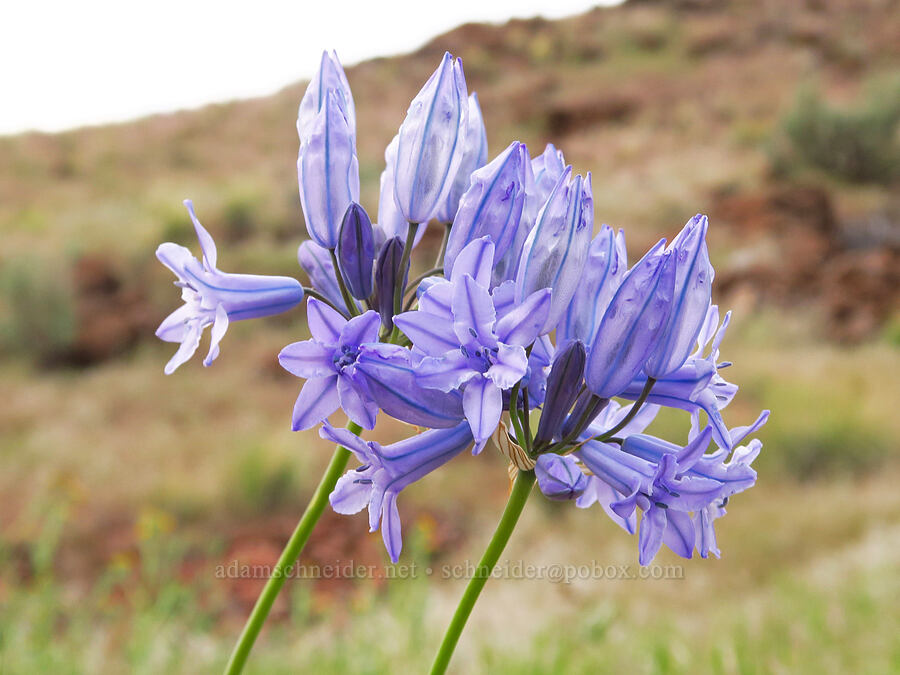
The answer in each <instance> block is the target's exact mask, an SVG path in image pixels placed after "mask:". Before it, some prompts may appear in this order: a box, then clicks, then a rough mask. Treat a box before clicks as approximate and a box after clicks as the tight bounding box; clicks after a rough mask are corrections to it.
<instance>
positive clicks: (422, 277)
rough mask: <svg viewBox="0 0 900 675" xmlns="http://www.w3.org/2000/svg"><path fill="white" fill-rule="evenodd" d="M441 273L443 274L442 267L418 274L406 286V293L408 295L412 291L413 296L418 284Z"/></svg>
mask: <svg viewBox="0 0 900 675" xmlns="http://www.w3.org/2000/svg"><path fill="white" fill-rule="evenodd" d="M443 273H444V268H443V267H432V268H431V269H430V270H427V271H425V272H422V274H420V275H419V276H417V277H416V278H415V279H413V280H412V281H410V282H409V283H408V284H406V292H407V293H409V292H411V291H412V292H413V295H415V290H416V286H418V285H419V284H420V283H422V282H423V281H425V279H427V278H428V277H433V276H434V275H436V274H443Z"/></svg>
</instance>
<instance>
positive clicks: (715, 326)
mask: <svg viewBox="0 0 900 675" xmlns="http://www.w3.org/2000/svg"><path fill="white" fill-rule="evenodd" d="M730 319H731V312H728V313H727V314H726V315H725V318H724V319H723V320H722V325H721V326H719V308H718V306H717V305H711V306H710V307H709V308H708V311H707V314H706V319H705V321H704V323H703V327H702V328H701V331H700V334H699V336H698V337H697V345H698V346H697V350H696V351H695V352H694V354H693V355H691V357H690V358H689V359H688V360H687V362H686V363H685V364H684V365H683V366H681V368H679V369H678V370H676V371H675V372H674V373H672V374H670V375H668V376H666V377H663V378H661V379H659V380H657V381H656V383H655V384H654V385H653V388H652V389H651V390H650V395H649V396H648V397H647V401H649V402H650V403H657V404H659V405H664V406H668V407H670V408H679V409H681V410H686V411H687V412H690V413H692V415H697V414H698V413H699V412H700V411H703V412H704V413H706V415H707V417H708V419H709V424H710V425H711V426H712V429H713V439H714V440H715V442H716V444H718V445H719V447H721V448H727V449H731V448H733V447H734V446H735V445H736V444H737V443H739V442H740V441H741V439H742V438H743V436H745V435H747V433H752V432H753V431H755V429H756V428H759V427H760V426H762V425H763V424H764V423H765V420H766V419H767V416H768V411H763V413H762V414H761V415H760V417H759V418H758V419H757V420H756V422H754V424H753V425H751V426H750V427H746V428H745V427H741V428H740V433H741V434H742V435H741V436H740V437H737V436H735V435H734V431H733V430H732V431H729V429H728V427H727V426H726V424H725V420H724V419H723V418H722V410H723V409H724V408H726V407H727V406H728V404H729V403H731V401H732V399H733V398H734V396H735V394H737V390H738V388H737V385H735V384H732V383H731V382H727V381H726V380H725V379H723V378H722V376H721V375H719V369H721V368H725V367H727V366H729V365H730V364H729V363H727V362H724V363H720V362H719V346H720V345H721V343H722V340H723V339H724V337H725V333H726V331H727V329H728V324H729V321H730ZM710 342H711V343H712V345H711V347H710V353H709V354H707V355H706V356H703V352H704V351H705V350H706V347H707V345H709V343H710ZM646 382H647V378H646V376H645V375H637V376H636V377H635V379H634V380H632V381H631V383H630V384H629V385H628V386H627V387H626V388H625V389H624V390H622V391H621V392H620V393H619V395H620V396H621V397H622V398H626V399H636V398H638V396H640V393H641V390H643V389H644V386H645V385H646ZM746 429H750V431H748V432H746V433H745V430H746Z"/></svg>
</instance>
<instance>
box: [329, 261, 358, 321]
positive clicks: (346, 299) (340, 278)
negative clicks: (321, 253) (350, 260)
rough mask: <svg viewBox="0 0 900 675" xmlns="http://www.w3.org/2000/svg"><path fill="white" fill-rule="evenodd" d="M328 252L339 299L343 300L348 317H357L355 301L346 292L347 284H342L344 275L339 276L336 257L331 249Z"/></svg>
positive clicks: (339, 269) (339, 270)
mask: <svg viewBox="0 0 900 675" xmlns="http://www.w3.org/2000/svg"><path fill="white" fill-rule="evenodd" d="M328 252H329V253H330V254H331V264H332V265H334V276H335V278H336V279H337V283H338V287H339V288H340V289H341V297H342V298H344V304H345V305H347V311H348V312H350V316H359V308H358V307H357V306H356V301H355V300H354V299H353V296H352V295H350V291H348V290H347V284H345V283H344V275H343V274H341V266H340V265H339V264H338V259H337V255H336V254H335V252H334V249H333V248H330V249H328Z"/></svg>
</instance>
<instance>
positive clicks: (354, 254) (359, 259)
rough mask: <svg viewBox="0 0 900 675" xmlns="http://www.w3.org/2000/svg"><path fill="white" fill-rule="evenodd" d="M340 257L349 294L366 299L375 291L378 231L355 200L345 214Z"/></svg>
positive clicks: (339, 240) (339, 260)
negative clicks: (374, 268) (374, 271)
mask: <svg viewBox="0 0 900 675" xmlns="http://www.w3.org/2000/svg"><path fill="white" fill-rule="evenodd" d="M337 259H338V264H339V265H340V267H341V273H342V274H343V275H344V281H345V283H346V284H347V290H349V291H350V295H352V296H353V297H354V298H357V299H359V300H365V299H366V298H368V297H369V296H370V295H371V294H372V283H373V267H374V264H375V233H374V231H373V229H372V221H371V220H369V214H367V213H366V210H365V209H364V208H363V207H362V206H360V205H359V204H357V203H356V202H353V203H352V204H350V206H349V208H348V209H347V212H346V213H345V214H344V219H343V222H342V223H341V230H340V233H339V237H338V245H337Z"/></svg>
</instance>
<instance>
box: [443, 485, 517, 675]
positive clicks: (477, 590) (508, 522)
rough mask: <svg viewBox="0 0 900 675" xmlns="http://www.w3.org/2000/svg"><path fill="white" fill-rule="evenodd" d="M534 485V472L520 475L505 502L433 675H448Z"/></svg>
mask: <svg viewBox="0 0 900 675" xmlns="http://www.w3.org/2000/svg"><path fill="white" fill-rule="evenodd" d="M533 485H534V471H519V475H518V476H516V482H515V483H513V488H512V492H510V495H509V501H508V502H506V508H505V509H504V510H503V515H502V516H501V517H500V522H499V523H498V524H497V529H496V530H495V531H494V536H493V537H491V541H490V543H488V546H487V548H486V549H485V551H484V555H483V556H481V561H480V562H479V563H478V568H477V569H476V570H475V574H474V576H473V577H472V578H471V579H470V580H469V583H468V585H467V586H466V590H465V592H464V593H463V596H462V598H460V601H459V605H458V606H457V607H456V612H454V614H453V619H452V620H451V621H450V625H449V626H448V627H447V632H446V633H445V634H444V640H443V642H441V646H440V649H438V653H437V656H435V658H434V664H433V665H432V666H431V675H440V673H444V672H446V671H447V666H448V665H449V664H450V659H451V657H452V656H453V650H454V649H456V643H457V642H459V636H460V634H461V633H462V630H463V628H464V627H465V625H466V621H467V620H468V618H469V615H470V614H471V613H472V608H473V607H474V606H475V601H476V600H478V596H479V595H480V594H481V589H482V588H484V584H485V583H486V582H487V580H488V577H490V576H491V572H493V570H494V566H495V565H496V564H497V561H498V560H499V559H500V554H501V553H503V549H504V548H506V544H507V542H508V541H509V537H510V535H512V531H513V528H515V526H516V523H517V522H518V520H519V516H520V515H522V509H523V508H524V507H525V502H527V501H528V495H529V494H531V488H532V486H533Z"/></svg>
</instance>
